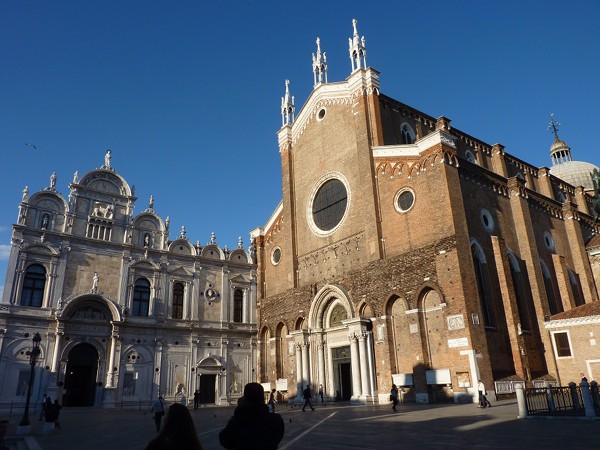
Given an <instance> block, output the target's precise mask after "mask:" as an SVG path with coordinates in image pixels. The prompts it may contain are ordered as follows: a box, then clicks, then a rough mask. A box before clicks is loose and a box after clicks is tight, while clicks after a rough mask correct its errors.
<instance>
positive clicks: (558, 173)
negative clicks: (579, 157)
mask: <svg viewBox="0 0 600 450" xmlns="http://www.w3.org/2000/svg"><path fill="white" fill-rule="evenodd" d="M595 169H597V170H600V169H598V167H597V166H595V165H594V164H592V163H588V162H585V161H565V162H561V163H559V164H555V165H553V166H552V167H551V168H550V173H551V174H552V175H554V176H555V177H558V178H560V179H561V180H563V181H566V182H567V183H569V184H571V185H573V186H575V187H577V186H583V187H584V188H585V190H586V191H592V190H594V182H593V181H592V172H593V171H594V170H595Z"/></svg>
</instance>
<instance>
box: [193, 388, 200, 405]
mask: <svg viewBox="0 0 600 450" xmlns="http://www.w3.org/2000/svg"><path fill="white" fill-rule="evenodd" d="M199 406H200V391H199V390H198V389H196V392H194V409H198V407H199Z"/></svg>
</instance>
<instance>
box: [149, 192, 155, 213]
mask: <svg viewBox="0 0 600 450" xmlns="http://www.w3.org/2000/svg"><path fill="white" fill-rule="evenodd" d="M153 208H154V197H153V196H152V195H150V200H149V201H148V209H150V210H152V209H153Z"/></svg>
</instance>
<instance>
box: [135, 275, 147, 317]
mask: <svg viewBox="0 0 600 450" xmlns="http://www.w3.org/2000/svg"><path fill="white" fill-rule="evenodd" d="M149 308H150V282H149V281H148V280H146V279H145V278H138V279H137V281H136V282H135V286H134V288H133V302H132V304H131V315H133V316H147V315H148V310H149Z"/></svg>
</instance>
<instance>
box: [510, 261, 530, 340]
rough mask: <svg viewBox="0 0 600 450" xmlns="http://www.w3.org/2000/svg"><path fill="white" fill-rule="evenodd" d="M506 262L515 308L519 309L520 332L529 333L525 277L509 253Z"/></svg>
mask: <svg viewBox="0 0 600 450" xmlns="http://www.w3.org/2000/svg"><path fill="white" fill-rule="evenodd" d="M508 260H509V262H510V274H511V276H512V281H513V286H514V289H515V297H516V298H517V308H519V320H520V323H521V330H522V331H531V313H530V311H529V304H528V301H527V299H528V295H527V293H528V292H527V288H526V287H525V277H524V276H523V272H522V270H521V263H520V261H519V260H518V259H517V257H516V256H515V255H514V254H513V253H511V252H509V253H508Z"/></svg>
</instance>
